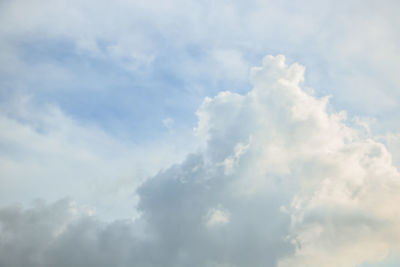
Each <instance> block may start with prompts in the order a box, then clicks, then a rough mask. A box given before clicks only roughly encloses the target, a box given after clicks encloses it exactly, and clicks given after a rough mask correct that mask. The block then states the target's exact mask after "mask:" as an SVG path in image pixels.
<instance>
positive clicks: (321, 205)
mask: <svg viewBox="0 0 400 267" xmlns="http://www.w3.org/2000/svg"><path fill="white" fill-rule="evenodd" d="M303 80H304V67H303V66H301V65H299V64H296V63H295V64H292V65H290V66H288V65H287V64H286V62H285V58H284V57H283V56H280V55H278V56H275V57H273V56H267V57H265V58H264V60H263V63H262V66H260V67H255V68H253V69H252V71H251V81H252V83H253V89H252V90H250V91H249V92H248V93H247V94H245V95H241V94H236V93H231V92H221V93H219V94H218V95H217V96H215V97H213V98H206V99H205V100H204V102H203V103H202V105H201V106H200V108H199V109H198V111H197V116H198V119H199V121H198V125H197V127H196V129H195V134H196V135H197V136H198V138H199V139H200V140H201V142H202V148H201V149H200V150H199V151H198V152H196V153H193V154H191V155H189V156H188V157H187V158H186V159H185V160H184V161H183V162H182V163H180V164H176V165H174V166H171V167H170V168H168V169H166V170H163V171H161V172H159V173H158V174H157V175H155V176H154V177H152V178H149V179H148V180H146V181H145V182H144V183H143V184H142V185H141V187H140V188H139V189H138V191H137V192H138V195H139V199H140V201H139V204H138V210H139V212H140V214H141V216H140V217H139V218H137V219H136V220H135V221H133V222H131V221H114V222H112V223H106V222H101V221H99V220H97V219H96V218H95V217H94V216H93V215H91V212H90V210H86V209H84V208H79V207H74V206H71V203H70V202H69V201H67V200H62V201H60V202H57V203H54V204H51V205H38V206H36V207H34V208H32V209H27V210H22V209H20V208H16V207H7V208H3V209H2V210H1V212H0V226H1V227H0V231H1V232H0V233H1V235H0V236H1V239H0V247H1V249H0V251H1V252H0V253H1V254H0V255H1V257H0V265H1V266H10V267H11V266H12V267H13V266H77V267H79V266H86V267H88V266H111V265H113V266H149V267H150V266H210V267H217V266H219V267H222V266H224V267H225V266H226V267H227V266H230V267H233V266H237V267H242V266H243V267H244V266H253V267H257V266H279V267H294V266H296V267H299V266H300V267H301V266H304V267H306V266H307V267H314V266H315V267H317V266H327V267H330V266H332V267H333V266H357V265H358V264H362V263H364V262H367V261H371V262H373V261H379V260H382V259H384V258H385V257H386V256H387V255H389V253H393V252H394V251H397V250H398V245H397V244H398V243H399V240H400V221H399V216H398V214H399V212H400V210H399V209H398V208H397V207H396V206H395V205H394V204H393V203H398V201H399V200H400V199H399V198H400V197H399V194H398V192H399V189H400V175H399V172H398V170H397V169H396V168H395V167H393V165H392V162H391V155H390V153H389V152H388V151H387V149H386V148H385V146H384V145H383V144H381V143H379V142H377V141H375V140H374V138H373V136H368V134H365V133H360V130H357V129H356V128H355V127H352V126H349V124H347V123H346V114H345V112H338V113H334V112H328V111H327V105H328V98H327V97H324V98H317V97H315V96H313V95H311V94H309V93H307V92H306V91H305V90H304V88H303V87H302V82H303ZM22 240H23V241H22ZM11 252H12V253H11Z"/></svg>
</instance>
